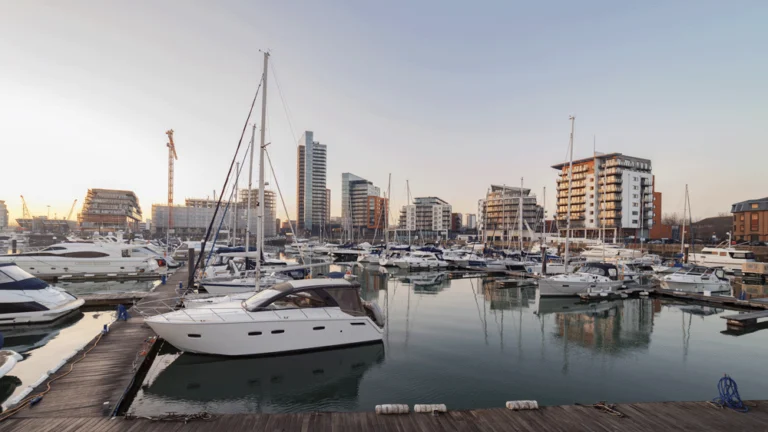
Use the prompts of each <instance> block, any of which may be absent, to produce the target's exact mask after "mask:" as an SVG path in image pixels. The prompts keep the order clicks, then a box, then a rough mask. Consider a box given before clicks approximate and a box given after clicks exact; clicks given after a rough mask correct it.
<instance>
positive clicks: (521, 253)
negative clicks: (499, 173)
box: [517, 177, 523, 261]
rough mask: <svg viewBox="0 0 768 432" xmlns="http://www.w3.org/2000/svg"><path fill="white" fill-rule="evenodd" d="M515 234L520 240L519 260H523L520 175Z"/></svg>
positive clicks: (521, 179) (521, 186) (521, 185)
mask: <svg viewBox="0 0 768 432" xmlns="http://www.w3.org/2000/svg"><path fill="white" fill-rule="evenodd" d="M517 207H518V210H517V213H518V216H517V236H518V237H519V240H520V260H521V261H522V260H523V178H522V177H520V198H518V206H517Z"/></svg>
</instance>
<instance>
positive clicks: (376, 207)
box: [365, 195, 389, 231]
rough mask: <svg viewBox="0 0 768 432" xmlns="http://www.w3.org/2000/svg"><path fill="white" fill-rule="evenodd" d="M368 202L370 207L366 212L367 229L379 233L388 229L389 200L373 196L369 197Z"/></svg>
mask: <svg viewBox="0 0 768 432" xmlns="http://www.w3.org/2000/svg"><path fill="white" fill-rule="evenodd" d="M367 201H368V205H367V207H366V212H365V219H366V221H367V225H366V228H368V229H370V230H379V231H382V230H384V229H386V228H387V221H388V220H389V213H388V211H389V210H388V207H389V200H388V199H387V198H383V197H379V196H373V195H371V196H368V197H367Z"/></svg>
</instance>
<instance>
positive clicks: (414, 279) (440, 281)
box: [400, 272, 451, 294]
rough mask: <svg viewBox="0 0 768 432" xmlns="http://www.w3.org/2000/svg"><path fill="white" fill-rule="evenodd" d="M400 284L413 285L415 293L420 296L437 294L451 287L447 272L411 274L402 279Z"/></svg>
mask: <svg viewBox="0 0 768 432" xmlns="http://www.w3.org/2000/svg"><path fill="white" fill-rule="evenodd" d="M400 282H402V283H405V284H410V285H413V292H414V293H418V294H437V293H439V292H440V291H442V290H443V289H445V288H447V287H449V286H451V280H450V279H448V274H447V273H446V272H424V273H411V274H408V275H407V276H403V277H401V278H400Z"/></svg>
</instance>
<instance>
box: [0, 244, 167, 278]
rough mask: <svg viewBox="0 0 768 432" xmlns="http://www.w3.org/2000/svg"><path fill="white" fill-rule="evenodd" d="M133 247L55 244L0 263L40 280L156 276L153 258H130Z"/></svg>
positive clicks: (9, 257)
mask: <svg viewBox="0 0 768 432" xmlns="http://www.w3.org/2000/svg"><path fill="white" fill-rule="evenodd" d="M133 247H134V246H133V245H119V244H107V243H57V244H54V245H51V246H48V247H45V248H43V249H40V250H38V251H34V252H24V253H20V254H16V255H0V263H14V264H16V265H18V266H19V267H21V268H22V269H24V270H25V271H27V272H29V273H31V274H33V275H35V276H40V277H55V276H63V275H72V274H90V275H108V274H115V275H126V274H139V273H157V271H158V269H159V268H160V266H159V264H158V260H157V258H156V257H154V256H152V257H148V256H133V255H132V253H131V249H133Z"/></svg>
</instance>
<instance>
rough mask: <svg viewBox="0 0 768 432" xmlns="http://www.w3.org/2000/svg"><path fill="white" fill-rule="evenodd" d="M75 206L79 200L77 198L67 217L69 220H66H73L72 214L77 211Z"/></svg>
mask: <svg viewBox="0 0 768 432" xmlns="http://www.w3.org/2000/svg"><path fill="white" fill-rule="evenodd" d="M75 204H77V198H75V201H74V202H73V203H72V208H71V209H69V214H68V215H67V218H66V219H65V220H70V219H72V212H74V211H75Z"/></svg>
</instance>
